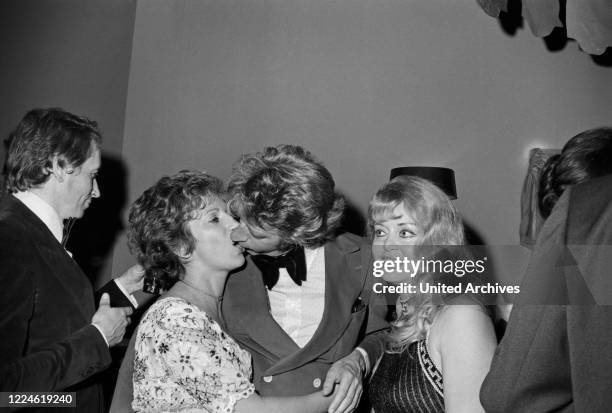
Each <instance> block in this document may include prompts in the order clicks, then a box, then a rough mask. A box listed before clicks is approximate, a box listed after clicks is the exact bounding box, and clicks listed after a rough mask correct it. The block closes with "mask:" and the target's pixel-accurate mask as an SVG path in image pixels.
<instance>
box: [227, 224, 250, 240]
mask: <svg viewBox="0 0 612 413" xmlns="http://www.w3.org/2000/svg"><path fill="white" fill-rule="evenodd" d="M230 238H231V240H232V241H233V242H242V241H246V240H247V239H248V238H249V232H248V230H247V229H246V227H245V226H244V224H238V225H237V226H236V227H234V228H233V229H232V232H231V233H230Z"/></svg>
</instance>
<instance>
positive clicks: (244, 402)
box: [129, 171, 331, 413]
mask: <svg viewBox="0 0 612 413" xmlns="http://www.w3.org/2000/svg"><path fill="white" fill-rule="evenodd" d="M223 195H224V194H223V191H222V183H221V181H220V180H219V179H217V178H215V177H213V176H210V175H206V174H204V173H200V172H189V171H183V172H180V173H178V174H176V175H174V176H170V177H164V178H162V179H161V180H159V182H157V183H156V184H155V185H153V186H152V187H151V188H149V189H147V190H146V191H145V192H144V193H143V194H142V195H141V196H140V198H138V200H136V202H135V203H134V204H133V205H132V207H131V209H130V217H129V241H130V246H131V248H132V251H133V252H134V253H135V254H136V256H137V258H138V261H139V263H141V264H142V266H143V267H144V268H145V271H146V272H147V275H148V276H151V275H153V276H155V277H158V278H165V279H166V280H168V281H170V284H171V283H172V282H174V285H173V286H172V287H171V288H170V289H169V290H168V291H167V292H166V293H165V294H164V295H163V296H162V297H161V298H160V299H159V300H157V302H155V304H153V305H152V306H151V308H150V309H149V310H148V312H147V313H146V314H145V316H144V317H143V319H142V321H141V323H140V325H139V327H138V330H137V333H136V341H135V359H134V373H133V385H134V399H133V402H132V407H133V409H134V410H135V411H137V412H156V411H176V412H178V411H181V412H195V411H198V412H201V411H206V412H234V411H235V412H239V413H241V412H263V411H265V412H288V411H291V412H292V413H294V412H321V411H324V410H326V409H327V407H328V405H329V402H330V401H331V398H326V397H324V396H322V394H321V392H316V393H312V394H310V395H306V396H303V397H286V398H281V397H276V398H273V397H270V398H268V397H266V398H264V397H260V396H259V395H258V394H257V393H255V391H254V386H253V384H252V383H251V376H252V370H251V356H250V355H249V353H248V352H247V351H245V350H244V349H242V348H240V347H239V346H238V344H237V343H236V342H235V341H234V339H232V337H230V336H229V335H227V334H226V332H225V331H224V329H223V327H222V326H221V325H222V323H221V321H220V316H219V307H220V300H221V296H222V294H223V289H224V285H225V281H226V278H227V276H228V273H229V272H230V271H231V270H234V269H236V268H238V267H240V266H241V265H243V264H244V256H243V249H242V248H241V247H239V246H238V245H236V243H234V242H233V241H232V239H231V237H230V234H231V232H232V230H234V229H236V228H237V227H238V225H239V224H238V223H237V222H236V221H235V220H234V218H233V217H232V216H231V215H229V214H228V212H227V207H226V202H225V201H224V200H223V199H222V198H223Z"/></svg>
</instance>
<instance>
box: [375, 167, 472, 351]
mask: <svg viewBox="0 0 612 413" xmlns="http://www.w3.org/2000/svg"><path fill="white" fill-rule="evenodd" d="M400 205H401V206H403V207H404V208H405V209H406V211H409V212H410V213H411V214H412V215H413V217H414V219H415V221H416V223H417V224H418V225H419V226H420V228H421V230H422V232H423V236H422V237H419V239H418V240H417V245H435V246H444V245H463V244H465V237H464V230H463V223H462V221H461V218H460V217H459V214H458V213H457V210H456V209H455V206H454V205H453V204H452V202H451V200H450V199H449V198H448V196H447V195H446V194H445V193H444V192H443V191H442V190H441V189H440V188H438V187H437V186H436V185H434V184H433V183H431V182H429V181H427V180H425V179H423V178H419V177H416V176H403V175H402V176H398V177H396V178H394V179H393V180H392V181H391V182H389V183H387V184H385V185H384V186H383V187H382V188H380V189H379V190H378V191H377V192H376V194H375V195H374V196H373V197H372V200H371V201H370V205H369V207H368V230H369V233H370V236H372V234H373V229H374V225H375V223H376V221H377V220H380V219H381V218H382V217H388V216H389V215H390V214H391V213H392V211H393V210H394V209H395V208H396V207H397V206H400ZM432 280H433V275H432V274H429V273H421V274H419V278H418V281H419V282H426V283H427V282H431V281H432ZM443 307H444V304H437V303H434V300H433V295H432V294H431V293H418V294H411V295H410V296H409V297H408V298H407V299H405V300H404V299H402V298H401V297H400V298H398V303H397V311H396V313H397V318H396V319H395V321H393V323H392V324H391V330H390V332H389V334H388V335H387V343H386V344H387V350H388V351H389V352H392V353H400V352H402V351H404V349H405V348H406V347H407V346H408V345H410V344H411V343H413V342H415V341H418V340H421V339H422V338H424V337H425V336H426V331H427V327H428V326H429V325H431V324H432V323H433V320H434V319H435V317H436V315H437V314H438V313H439V312H440V311H441V310H442V308H443Z"/></svg>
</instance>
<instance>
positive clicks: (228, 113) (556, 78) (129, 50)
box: [0, 0, 612, 274]
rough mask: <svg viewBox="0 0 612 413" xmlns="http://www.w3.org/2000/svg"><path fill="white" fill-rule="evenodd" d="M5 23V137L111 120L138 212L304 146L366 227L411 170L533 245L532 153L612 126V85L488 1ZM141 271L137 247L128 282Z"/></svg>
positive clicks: (602, 70)
mask: <svg viewBox="0 0 612 413" xmlns="http://www.w3.org/2000/svg"><path fill="white" fill-rule="evenodd" d="M58 5H60V6H61V7H60V6H58ZM58 7H60V9H61V13H59V12H56V10H57V8H58ZM0 16H2V17H0V19H2V20H1V22H2V23H3V24H2V25H0V27H1V28H0V30H1V32H2V33H3V34H4V36H3V38H4V39H11V40H10V41H8V42H4V43H5V44H3V45H2V46H1V48H0V51H1V52H2V55H3V61H8V62H10V64H9V65H8V66H9V67H8V70H7V67H6V65H4V66H5V67H4V69H3V70H4V72H5V73H6V75H4V76H3V78H2V80H1V83H0V87H1V88H2V89H1V92H2V97H3V99H2V101H3V106H5V107H6V108H5V110H3V111H1V113H0V132H1V133H2V134H3V136H4V135H5V134H6V132H7V131H8V130H10V128H11V127H13V126H14V125H15V124H16V123H17V121H18V120H19V118H20V117H21V115H22V114H23V112H24V111H25V110H26V109H28V108H30V107H32V106H39V105H53V106H57V105H59V106H64V107H65V108H66V109H69V110H74V111H75V112H77V113H82V114H87V115H89V116H91V117H93V118H95V119H97V120H99V121H100V124H101V126H102V128H103V130H104V131H105V136H106V144H107V147H106V148H107V150H108V151H110V152H112V153H113V154H116V155H117V156H121V158H122V160H123V162H124V163H125V165H126V167H127V172H128V175H127V201H128V202H131V201H133V200H134V199H135V198H136V197H137V196H138V195H139V194H140V193H142V191H143V190H144V189H145V188H146V187H148V186H149V185H151V184H152V183H154V182H155V181H156V180H157V179H158V178H159V177H160V176H162V175H164V174H170V173H174V172H177V171H178V170H180V169H184V168H195V169H205V170H207V171H208V172H210V173H213V174H216V175H218V176H220V177H222V178H224V179H225V178H227V177H228V176H229V172H230V169H231V164H232V163H233V162H234V161H235V160H236V159H237V158H238V157H239V156H240V154H241V153H243V152H248V151H255V150H259V149H261V148H263V147H264V146H266V145H276V144H280V143H296V144H300V145H303V146H305V147H306V148H308V149H309V150H311V151H312V152H313V153H314V154H315V155H317V156H318V157H319V158H320V159H321V160H322V161H323V162H324V163H325V164H326V165H327V166H328V168H329V169H330V170H331V172H332V173H333V175H334V177H335V178H336V182H337V185H338V189H339V190H340V191H341V192H342V193H343V194H344V195H345V196H346V197H347V198H348V200H349V201H350V202H351V203H352V204H353V205H354V206H355V207H356V208H357V210H359V211H361V212H362V213H363V212H365V209H366V206H367V202H368V200H369V198H370V196H371V195H372V193H373V192H374V191H375V190H376V189H377V188H378V187H379V186H380V185H381V184H382V183H384V182H385V181H386V180H387V178H388V174H389V170H390V169H391V168H392V167H394V166H402V165H438V166H446V167H450V168H453V169H454V170H455V173H456V176H457V188H458V192H459V199H458V200H457V201H456V204H457V206H458V208H459V209H460V210H461V212H462V213H463V215H464V217H465V219H466V221H467V222H468V223H469V224H470V225H471V226H472V227H473V228H474V229H475V230H476V231H477V232H478V233H479V234H480V235H481V237H482V238H483V240H484V241H485V242H487V243H490V244H516V243H518V225H519V218H520V217H519V200H520V190H521V185H522V180H523V177H524V175H525V172H526V166H527V154H528V151H529V149H531V148H533V147H537V146H539V147H560V146H561V145H562V144H563V143H564V142H565V141H567V139H569V138H570V137H571V136H573V135H574V134H576V133H578V132H580V131H582V130H584V129H587V128H591V127H595V126H600V125H604V124H608V125H609V124H612V69H611V68H609V67H603V66H598V65H596V64H595V63H593V61H592V60H591V59H590V58H589V56H588V55H586V54H584V53H582V52H580V51H579V50H578V48H577V45H576V44H575V43H574V42H570V43H569V44H568V45H567V46H566V47H565V48H564V49H562V50H560V51H557V52H550V51H548V50H547V49H546V47H545V45H544V43H543V42H542V40H541V39H538V38H536V37H534V36H533V35H532V34H531V33H529V30H528V29H527V28H523V29H521V30H519V31H518V32H517V33H516V35H514V36H509V35H508V34H506V33H504V32H503V31H502V29H501V28H500V25H499V23H498V22H497V21H496V20H495V19H492V18H490V17H488V16H486V15H485V13H484V12H483V11H482V10H481V9H480V8H479V6H478V5H477V4H476V2H475V1H473V0H454V1H452V2H449V1H447V0H427V1H424V0H333V1H329V0H325V1H318V0H317V1H303V0H282V1H281V0H258V1H247V0H172V1H168V0H141V1H138V2H137V3H134V2H129V1H127V0H126V1H118V0H115V1H109V0H96V1H94V0H89V1H78V0H70V1H68V0H56V1H52V0H42V1H32V0H27V1H23V0H8V1H7V0H4V2H3V3H2V5H1V6H0ZM50 16H52V18H50ZM134 16H135V17H134ZM58 28H59V29H58ZM132 33H133V36H132ZM5 54H6V55H7V56H8V60H6V59H5V58H4V55H5ZM103 191H112V188H103ZM125 212H126V211H125V210H123V212H122V213H123V218H124V219H125ZM132 262H133V261H132V258H131V257H130V255H129V252H128V251H127V247H126V246H125V239H124V237H120V238H119V239H118V241H117V243H116V244H115V249H114V254H113V270H114V271H115V272H117V271H120V270H122V269H123V268H125V267H126V266H127V265H129V264H131V263H132ZM105 274H108V272H107V273H105Z"/></svg>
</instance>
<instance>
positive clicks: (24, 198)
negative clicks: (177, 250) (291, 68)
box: [13, 191, 138, 308]
mask: <svg viewBox="0 0 612 413" xmlns="http://www.w3.org/2000/svg"><path fill="white" fill-rule="evenodd" d="M13 196H14V197H15V198H17V199H18V200H20V201H21V202H22V203H23V204H24V205H25V206H26V207H27V208H28V209H29V210H30V211H32V212H33V213H34V215H36V216H37V217H38V218H39V219H40V220H41V221H42V222H43V224H45V226H46V227H47V228H49V231H51V233H52V234H53V236H54V237H55V239H56V240H57V242H59V243H60V244H61V242H62V236H63V232H64V223H63V221H62V219H61V218H60V216H59V215H58V213H57V211H56V210H55V208H53V207H52V206H51V205H49V204H48V203H47V202H46V201H45V200H44V199H42V198H41V197H39V196H38V195H36V194H34V193H33V192H31V191H21V192H16V193H14V194H13ZM66 253H68V255H70V257H72V253H71V252H70V251H68V250H66ZM113 281H114V282H115V284H116V285H117V287H118V288H119V290H120V291H121V292H122V293H123V295H125V296H126V297H127V299H128V300H130V302H131V303H132V305H133V306H134V308H137V307H138V301H136V298H135V297H134V296H133V295H132V294H129V293H128V292H127V290H126V289H125V288H124V287H123V285H121V283H120V282H119V281H118V280H116V279H115V280H113Z"/></svg>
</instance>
